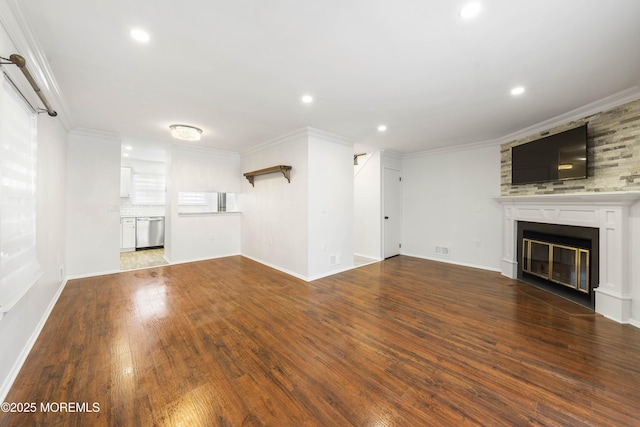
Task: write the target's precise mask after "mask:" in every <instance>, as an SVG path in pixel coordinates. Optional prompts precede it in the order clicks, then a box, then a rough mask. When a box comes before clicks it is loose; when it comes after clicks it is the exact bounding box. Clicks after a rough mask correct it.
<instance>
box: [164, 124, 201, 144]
mask: <svg viewBox="0 0 640 427" xmlns="http://www.w3.org/2000/svg"><path fill="white" fill-rule="evenodd" d="M169 129H171V136H172V137H174V138H176V139H181V140H183V141H200V135H202V129H198V128H197V127H194V126H189V125H171V126H169Z"/></svg>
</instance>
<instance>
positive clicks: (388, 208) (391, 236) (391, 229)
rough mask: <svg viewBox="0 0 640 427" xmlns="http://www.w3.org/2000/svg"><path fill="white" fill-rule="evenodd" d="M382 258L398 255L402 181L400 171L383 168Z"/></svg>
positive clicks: (400, 228) (400, 232) (400, 229)
mask: <svg viewBox="0 0 640 427" xmlns="http://www.w3.org/2000/svg"><path fill="white" fill-rule="evenodd" d="M383 173H384V194H383V198H384V220H383V221H384V222H383V227H384V257H385V258H389V257H392V256H395V255H399V254H400V243H401V236H402V181H401V180H400V171H399V170H396V169H388V168H384V171H383Z"/></svg>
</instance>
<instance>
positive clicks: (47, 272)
mask: <svg viewBox="0 0 640 427" xmlns="http://www.w3.org/2000/svg"><path fill="white" fill-rule="evenodd" d="M0 32H1V31H0ZM5 46H6V45H3V44H2V42H1V41H0V50H1V51H3V52H6V51H7V50H9V51H13V50H11V49H6V48H5ZM66 146H67V133H66V131H65V129H64V128H63V126H62V125H61V123H60V120H58V119H54V118H51V117H49V116H46V115H40V116H39V117H38V160H37V161H38V169H37V174H38V176H37V219H36V221H37V228H36V233H37V235H36V245H37V254H38V260H39V261H40V265H41V267H42V270H43V275H42V277H41V278H40V279H39V280H38V281H37V282H36V283H35V285H33V287H32V288H31V289H30V290H29V291H28V292H27V293H26V295H25V296H24V297H22V299H21V300H20V301H18V303H17V304H16V305H15V306H14V307H13V308H12V309H11V310H10V311H9V312H7V313H6V314H5V316H4V317H3V318H2V319H1V320H0V402H2V401H3V400H4V397H5V396H6V394H7V393H8V391H9V388H10V386H11V384H12V383H13V380H14V379H15V376H16V375H17V374H18V371H19V369H20V367H21V366H22V363H23V362H24V360H25V359H26V357H27V355H28V352H29V350H30V349H31V346H33V344H34V343H35V340H36V339H37V335H38V333H39V332H40V330H41V328H42V326H44V322H45V321H46V318H47V316H48V315H49V312H50V310H51V309H52V308H53V304H54V302H55V300H56V299H57V296H58V294H59V292H61V291H62V282H61V281H60V278H59V274H60V267H63V268H64V264H65V246H64V236H65V209H64V206H65V197H66V193H65V167H66Z"/></svg>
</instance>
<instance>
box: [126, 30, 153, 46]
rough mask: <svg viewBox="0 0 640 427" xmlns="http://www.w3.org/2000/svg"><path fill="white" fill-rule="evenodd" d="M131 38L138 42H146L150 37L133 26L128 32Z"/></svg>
mask: <svg viewBox="0 0 640 427" xmlns="http://www.w3.org/2000/svg"><path fill="white" fill-rule="evenodd" d="M130 34H131V38H132V39H134V40H135V41H137V42H140V43H147V42H148V41H149V39H150V37H149V33H147V32H146V31H145V30H142V29H140V28H134V29H133V30H131V32H130Z"/></svg>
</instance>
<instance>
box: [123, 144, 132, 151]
mask: <svg viewBox="0 0 640 427" xmlns="http://www.w3.org/2000/svg"><path fill="white" fill-rule="evenodd" d="M124 149H125V150H133V147H132V146H130V145H125V146H124Z"/></svg>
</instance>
